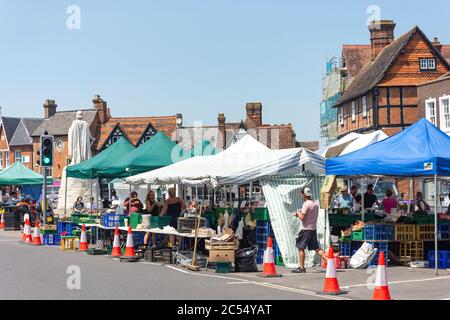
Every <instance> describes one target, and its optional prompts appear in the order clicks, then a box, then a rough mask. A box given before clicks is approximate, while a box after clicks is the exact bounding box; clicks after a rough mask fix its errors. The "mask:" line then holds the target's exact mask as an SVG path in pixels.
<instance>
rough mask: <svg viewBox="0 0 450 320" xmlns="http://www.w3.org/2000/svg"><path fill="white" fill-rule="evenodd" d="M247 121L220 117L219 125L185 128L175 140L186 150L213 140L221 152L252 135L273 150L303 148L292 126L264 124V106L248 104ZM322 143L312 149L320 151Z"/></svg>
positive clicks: (177, 132)
mask: <svg viewBox="0 0 450 320" xmlns="http://www.w3.org/2000/svg"><path fill="white" fill-rule="evenodd" d="M245 111H246V113H245V119H242V120H241V121H239V122H227V121H226V117H225V114H224V113H220V114H219V115H218V117H217V125H203V124H201V126H199V127H195V126H193V127H181V128H178V129H177V130H176V132H175V135H174V136H172V140H176V141H178V142H179V144H180V145H181V146H182V147H183V148H185V149H190V148H192V147H193V146H194V145H196V144H197V143H198V142H199V141H200V140H204V139H206V140H209V141H210V142H211V143H212V144H213V145H214V146H215V147H217V148H218V149H226V148H228V147H229V146H230V145H232V144H233V143H234V142H235V141H237V140H238V139H239V137H240V136H241V135H244V134H247V133H248V134H250V135H251V136H253V137H254V138H255V139H257V140H258V141H259V142H261V143H262V144H264V145H266V146H267V147H269V148H271V149H288V148H295V147H298V146H300V145H299V143H298V142H297V141H296V134H295V131H294V129H293V127H292V124H290V123H289V124H280V125H278V124H274V125H272V124H265V123H264V122H263V106H262V103H260V102H252V103H247V104H246V106H245ZM317 145H318V142H312V143H310V144H309V145H308V146H312V147H313V148H314V147H317Z"/></svg>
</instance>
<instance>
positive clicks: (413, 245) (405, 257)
mask: <svg viewBox="0 0 450 320" xmlns="http://www.w3.org/2000/svg"><path fill="white" fill-rule="evenodd" d="M423 251H424V244H423V241H406V242H402V243H400V253H399V258H400V260H401V262H402V263H403V264H409V263H410V262H413V261H422V260H423V257H424V255H423Z"/></svg>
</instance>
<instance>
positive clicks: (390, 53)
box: [334, 26, 450, 107]
mask: <svg viewBox="0 0 450 320" xmlns="http://www.w3.org/2000/svg"><path fill="white" fill-rule="evenodd" d="M416 33H419V34H420V35H421V36H422V37H423V39H424V40H425V41H427V42H428V44H429V46H430V48H431V49H432V50H434V53H435V54H436V56H437V57H438V58H440V59H441V61H442V63H444V64H445V65H446V66H447V68H449V69H450V65H449V63H448V62H447V60H446V59H445V58H444V57H443V56H442V54H441V53H440V52H439V51H438V50H436V48H435V47H434V46H433V45H432V44H431V42H430V41H429V39H428V38H427V37H426V35H425V34H424V33H423V32H422V30H420V28H419V27H417V26H416V27H414V28H412V29H411V30H410V31H409V32H407V33H405V34H403V35H402V36H400V37H399V38H398V39H397V40H395V41H394V42H393V43H391V44H390V45H388V46H386V47H385V48H384V49H383V50H382V51H381V52H380V54H379V55H378V57H377V58H376V59H375V60H374V61H373V62H372V63H370V64H369V65H367V66H366V67H364V68H363V69H362V70H361V71H360V72H359V73H358V75H357V76H356V78H355V79H354V80H353V82H352V83H351V84H350V86H349V87H348V88H347V90H345V92H344V94H343V95H342V97H341V99H340V100H339V101H338V102H337V103H336V105H335V106H334V107H337V106H339V105H341V104H344V103H346V102H348V101H351V100H353V99H355V98H357V97H360V96H362V95H364V94H366V93H367V92H369V91H370V90H371V89H373V88H374V87H376V86H377V85H378V84H379V83H380V82H381V80H383V78H384V76H385V73H386V72H387V71H388V70H389V68H390V67H391V66H392V64H393V63H394V62H395V61H396V60H397V57H398V56H399V55H400V53H401V51H402V50H403V49H404V48H405V47H406V45H407V44H408V43H409V41H410V40H411V39H412V37H413V36H414V35H415V34H416Z"/></svg>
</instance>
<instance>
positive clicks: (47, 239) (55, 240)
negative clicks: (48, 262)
mask: <svg viewBox="0 0 450 320" xmlns="http://www.w3.org/2000/svg"><path fill="white" fill-rule="evenodd" d="M42 243H43V244H44V245H46V246H58V245H59V244H60V243H61V236H60V235H58V234H43V235H42Z"/></svg>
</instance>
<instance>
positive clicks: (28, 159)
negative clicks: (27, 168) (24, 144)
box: [22, 156, 30, 163]
mask: <svg viewBox="0 0 450 320" xmlns="http://www.w3.org/2000/svg"><path fill="white" fill-rule="evenodd" d="M22 163H30V156H22Z"/></svg>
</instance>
